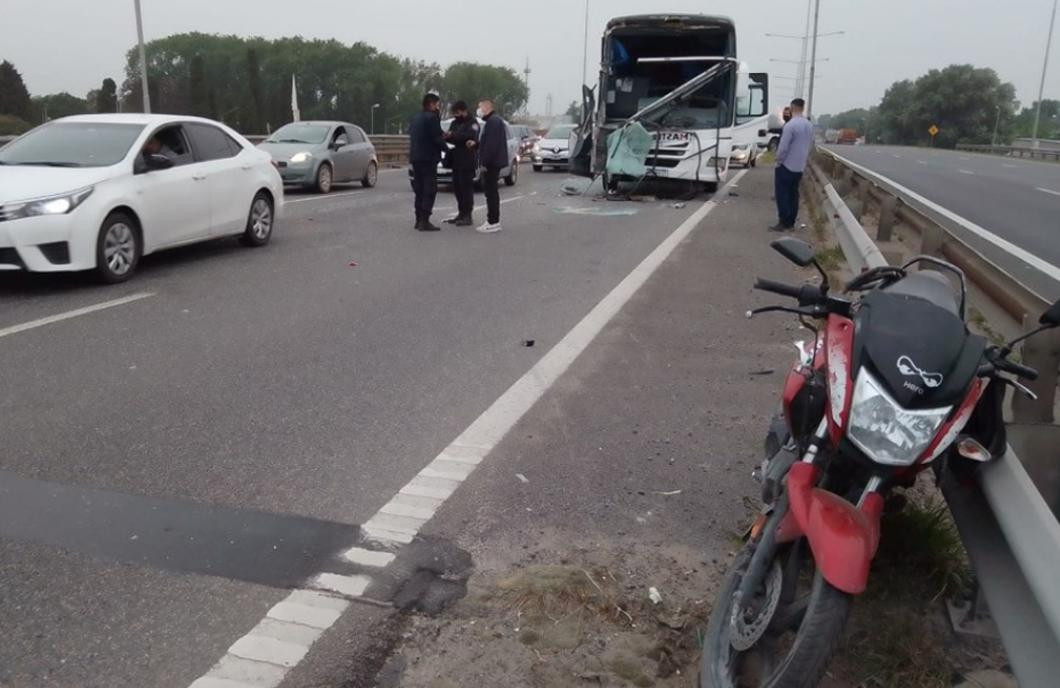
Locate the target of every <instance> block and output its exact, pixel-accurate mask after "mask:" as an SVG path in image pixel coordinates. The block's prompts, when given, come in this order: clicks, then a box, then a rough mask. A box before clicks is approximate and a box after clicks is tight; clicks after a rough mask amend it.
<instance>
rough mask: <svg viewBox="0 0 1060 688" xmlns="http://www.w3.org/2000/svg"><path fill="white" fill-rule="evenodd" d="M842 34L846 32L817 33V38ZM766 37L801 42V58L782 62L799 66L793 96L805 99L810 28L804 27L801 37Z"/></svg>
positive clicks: (775, 34)
mask: <svg viewBox="0 0 1060 688" xmlns="http://www.w3.org/2000/svg"><path fill="white" fill-rule="evenodd" d="M807 21H809V20H807ZM844 33H846V32H845V31H829V32H828V33H819V34H817V38H827V37H828V36H842V35H843V34H844ZM766 36H767V37H768V38H791V39H794V40H799V41H802V57H801V58H800V59H798V60H784V61H785V62H790V63H791V64H795V65H798V66H799V68H798V72H797V73H796V76H795V95H796V96H798V97H800V98H805V97H806V65H807V63H809V60H808V59H807V57H806V53H807V52H808V50H809V48H808V44H809V41H810V27H809V26H807V27H806V33H805V34H803V35H802V36H793V35H791V34H786V33H767V34H766ZM776 61H777V62H780V61H781V60H776ZM818 62H827V60H818Z"/></svg>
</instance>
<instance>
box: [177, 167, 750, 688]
mask: <svg viewBox="0 0 1060 688" xmlns="http://www.w3.org/2000/svg"><path fill="white" fill-rule="evenodd" d="M746 173H747V170H741V171H740V172H738V173H737V174H736V175H734V176H733V177H732V179H731V181H729V183H728V184H727V185H725V186H724V187H722V189H720V190H719V192H718V193H717V194H715V198H721V197H724V193H723V192H724V191H725V190H727V189H729V188H731V187H732V186H734V185H735V184H736V183H737V182H739V180H740V178H741V177H743V176H744V175H745V174H746ZM531 195H532V194H531ZM525 197H526V196H515V197H512V198H509V199H505V200H507V201H509V202H511V201H516V200H519V199H520V198H525ZM717 206H718V203H717V202H716V201H713V200H710V201H707V202H706V203H704V204H703V205H702V206H701V207H700V208H699V209H698V210H697V211H696V212H694V213H692V215H690V216H689V217H688V218H687V219H685V221H684V222H682V223H681V225H680V226H678V227H677V229H675V230H674V231H673V232H672V233H671V234H670V236H668V237H666V239H664V240H663V241H662V243H660V244H659V245H658V246H657V247H656V248H655V250H654V251H652V252H651V253H650V254H648V256H647V257H646V258H645V259H644V260H642V261H641V262H640V264H639V265H638V266H637V267H635V268H633V271H632V272H630V273H629V274H628V275H626V277H625V279H623V280H622V281H621V282H619V284H618V286H616V287H615V288H614V289H612V290H611V292H610V293H609V294H608V295H607V296H605V297H604V298H603V299H602V300H601V301H600V302H599V303H597V304H596V306H594V307H593V309H592V310H591V311H589V313H588V314H587V315H586V316H585V317H584V318H582V320H581V321H580V322H579V323H578V324H577V325H575V326H574V328H573V329H571V330H570V332H568V333H567V334H566V336H564V337H563V339H561V340H560V341H559V343H557V344H556V345H555V346H554V347H552V349H550V350H549V352H548V353H546V354H545V355H544V357H542V358H541V360H539V361H538V362H537V363H536V364H535V365H534V366H533V367H532V368H531V369H530V370H529V371H527V373H526V374H525V375H523V376H522V377H521V378H519V379H518V380H517V381H516V382H515V384H513V385H512V386H511V387H509V388H508V390H507V391H506V392H505V393H504V394H502V395H501V396H500V397H498V398H497V400H496V401H494V402H493V404H492V405H490V407H489V408H488V409H486V410H485V411H484V412H483V413H482V415H480V416H479V417H478V418H476V419H475V421H474V422H473V423H471V425H469V426H468V427H467V429H466V430H464V432H462V433H461V434H460V436H459V437H457V438H456V439H455V440H453V442H452V443H451V444H450V445H449V446H448V447H446V448H445V449H443V450H442V453H441V454H439V455H438V456H437V457H435V459H434V460H433V461H431V462H430V463H429V464H427V466H426V467H424V468H423V470H421V471H420V473H419V474H418V475H416V477H414V478H413V479H412V480H411V481H410V482H409V483H408V484H407V485H405V487H403V488H401V490H399V491H398V494H397V495H395V496H394V498H393V499H391V500H390V502H388V503H387V504H386V505H385V506H384V507H383V508H382V509H380V510H379V512H378V513H376V515H375V516H373V517H372V518H370V519H368V521H367V522H366V523H365V524H364V525H363V526H362V531H363V532H364V533H365V534H366V535H367V536H368V538H369V539H371V540H374V541H375V542H377V543H379V544H380V545H382V546H385V547H388V548H389V549H391V550H395V549H398V548H399V547H401V546H402V545H404V544H407V543H409V542H412V540H413V539H414V538H415V537H416V535H417V534H418V533H419V531H420V530H421V529H422V528H423V526H425V525H426V524H427V522H428V521H429V520H430V519H431V518H433V517H434V514H435V513H436V512H437V510H438V509H439V508H440V507H441V506H442V504H444V503H445V500H446V499H448V498H449V497H450V496H452V494H453V493H454V492H456V490H457V488H459V487H460V485H461V484H462V483H463V482H464V480H466V479H467V478H468V477H469V476H470V475H471V473H472V472H473V471H474V470H475V468H476V467H477V466H478V465H479V464H480V463H482V461H483V460H484V459H485V458H486V456H487V455H488V454H489V453H490V452H491V451H492V450H493V448H494V447H496V446H497V444H498V443H499V442H500V441H501V440H502V439H504V436H505V435H507V434H508V432H509V431H510V430H511V429H512V428H513V427H515V424H516V423H518V422H519V420H520V419H521V418H522V417H523V416H524V415H525V414H526V412H527V411H529V410H530V409H531V407H533V406H534V404H536V403H537V401H538V399H540V398H541V397H542V396H543V395H544V394H545V392H547V391H548V390H549V389H550V388H551V387H552V385H553V383H555V382H556V380H557V379H559V377H560V376H561V375H563V373H565V372H566V371H567V369H569V368H570V366H571V364H573V363H574V361H575V360H576V359H577V358H578V357H579V356H580V355H581V353H582V352H583V351H585V349H586V348H587V347H588V346H589V344H590V343H592V341H593V340H594V339H596V336H597V335H598V334H600V332H601V331H602V330H603V329H604V327H606V326H607V324H608V323H609V322H611V320H612V318H614V317H615V315H617V314H618V312H619V311H620V310H621V309H622V307H623V306H625V305H626V303H628V302H629V300H630V299H631V298H632V297H633V296H634V295H635V294H636V293H637V292H638V291H639V290H640V288H641V287H642V286H643V285H644V283H645V282H647V281H648V278H650V277H651V276H652V275H653V274H654V273H655V271H656V270H657V269H658V268H659V267H660V266H661V265H662V264H663V263H664V262H665V261H666V259H667V258H668V257H669V256H670V254H671V253H673V251H674V249H676V248H677V246H678V245H679V244H680V243H681V242H682V241H684V240H685V239H686V238H687V237H688V236H689V235H690V234H691V233H692V231H693V230H695V229H696V227H698V226H699V223H700V222H702V221H703V219H704V218H706V217H707V215H709V214H710V213H711V211H713V210H714V208H716V207H717ZM412 509H415V510H416V512H415V513H413V512H412V511H411V510H412ZM366 551H367V550H363V549H361V548H353V549H351V550H349V551H347V552H345V553H344V555H343V557H344V558H345V559H346V560H347V561H349V560H353V559H357V558H360V559H364V558H365V557H366V554H365V552H366ZM369 556H371V557H372V558H373V559H374V561H373V562H371V563H367V565H368V566H372V565H373V564H374V565H377V566H384V565H386V564H388V563H389V562H390V561H391V560H390V559H387V558H385V557H378V558H376V553H374V552H372V553H370V554H369ZM384 562H385V563H384ZM359 563H362V564H363V563H366V562H364V561H362V562H359ZM371 581H372V579H371V577H370V576H366V575H352V576H351V575H340V574H335V573H328V572H324V573H321V574H319V575H318V576H316V577H315V578H314V579H312V580H311V581H309V583H308V584H307V585H308V588H309V589H303V590H295V591H293V592H292V593H290V595H288V596H287V598H285V599H284V600H283V601H281V602H278V603H277V604H276V605H274V606H273V607H272V609H270V610H269V612H268V613H267V614H266V615H265V618H264V619H262V621H261V623H259V624H258V625H257V626H255V627H254V628H253V629H251V630H250V632H249V633H247V634H246V635H245V636H243V637H242V638H240V639H239V640H237V641H236V642H235V643H233V644H232V646H231V647H230V648H229V649H228V652H227V653H226V654H225V655H224V656H223V657H222V658H221V659H220V661H218V662H217V664H215V665H214V666H213V668H211V669H210V671H209V672H208V673H207V674H206V675H205V676H203V677H201V678H199V679H197V680H196V681H195V682H194V683H192V684H191V686H190V687H189V688H275V686H277V685H279V684H280V683H281V682H282V681H283V678H284V676H286V674H287V671H289V670H290V669H291V668H292V667H294V666H296V665H297V664H298V663H299V662H300V661H301V660H302V659H303V658H304V657H305V655H306V654H307V653H308V652H309V648H310V646H311V645H312V644H313V643H314V642H315V641H316V639H317V638H319V637H320V635H321V634H323V632H324V631H325V630H327V628H330V626H331V625H332V624H334V621H332V622H331V624H327V625H325V624H326V623H327V620H328V619H330V618H332V617H334V619H335V620H337V619H338V615H341V614H342V612H343V611H345V610H346V608H347V606H348V605H349V604H350V602H349V600H351V599H357V598H359V597H361V596H362V595H363V594H364V592H365V590H366V589H367V588H368V586H369V585H371ZM301 607H318V608H323V609H327V610H331V611H333V612H337V613H338V615H336V614H331V615H326V614H325V613H324V612H318V611H317V610H304V609H301ZM299 614H301V615H303V616H302V617H301V618H302V619H303V621H297V620H293V617H295V616H297V615H299ZM305 620H312V621H313V622H314V623H315V625H310V624H306V623H304V621H305Z"/></svg>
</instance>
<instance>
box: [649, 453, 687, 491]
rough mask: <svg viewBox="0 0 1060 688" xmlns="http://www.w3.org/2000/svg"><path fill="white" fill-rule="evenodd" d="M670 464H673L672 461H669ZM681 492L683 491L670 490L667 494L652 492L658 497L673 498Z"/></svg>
mask: <svg viewBox="0 0 1060 688" xmlns="http://www.w3.org/2000/svg"><path fill="white" fill-rule="evenodd" d="M670 463H673V459H670ZM682 492H683V490H670V491H669V492H652V494H653V495H659V496H660V497H674V496H676V495H679V494H681V493H682Z"/></svg>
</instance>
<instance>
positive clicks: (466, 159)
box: [446, 100, 479, 227]
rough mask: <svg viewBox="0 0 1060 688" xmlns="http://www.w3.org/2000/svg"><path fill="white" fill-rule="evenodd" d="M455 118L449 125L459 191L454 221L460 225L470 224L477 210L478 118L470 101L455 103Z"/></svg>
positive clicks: (455, 190)
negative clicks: (468, 108)
mask: <svg viewBox="0 0 1060 688" xmlns="http://www.w3.org/2000/svg"><path fill="white" fill-rule="evenodd" d="M452 113H453V121H452V123H451V124H450V125H449V137H448V140H449V143H450V144H452V146H453V150H451V151H449V167H450V168H451V169H452V170H453V193H454V194H455V195H456V207H457V215H456V217H455V218H453V219H452V220H446V222H452V223H453V224H455V225H456V226H457V227H470V226H471V225H472V220H471V214H472V213H473V212H474V210H475V168H476V167H477V166H478V150H477V148H478V133H479V126H478V120H477V119H476V118H475V117H474V116H472V115H470V114H468V111H467V103H465V102H464V101H462V100H458V101H457V102H455V103H453V108H452Z"/></svg>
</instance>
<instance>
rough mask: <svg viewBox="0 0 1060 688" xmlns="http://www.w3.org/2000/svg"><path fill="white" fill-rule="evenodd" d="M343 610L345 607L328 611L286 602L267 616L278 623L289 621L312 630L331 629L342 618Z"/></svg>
mask: <svg viewBox="0 0 1060 688" xmlns="http://www.w3.org/2000/svg"><path fill="white" fill-rule="evenodd" d="M343 602H344V603H345V601H343ZM343 609H345V606H344V607H343V608H342V609H327V608H324V607H312V606H309V605H305V604H298V603H297V602H291V601H289V600H284V601H283V602H279V603H277V604H276V605H275V606H274V607H273V608H272V609H270V610H269V613H268V614H267V616H268V617H269V618H270V619H276V620H277V621H287V622H290V623H296V624H302V625H303V626H310V627H312V628H330V627H331V625H332V624H333V623H335V621H337V620H338V618H339V617H340V616H342V611H343Z"/></svg>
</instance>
